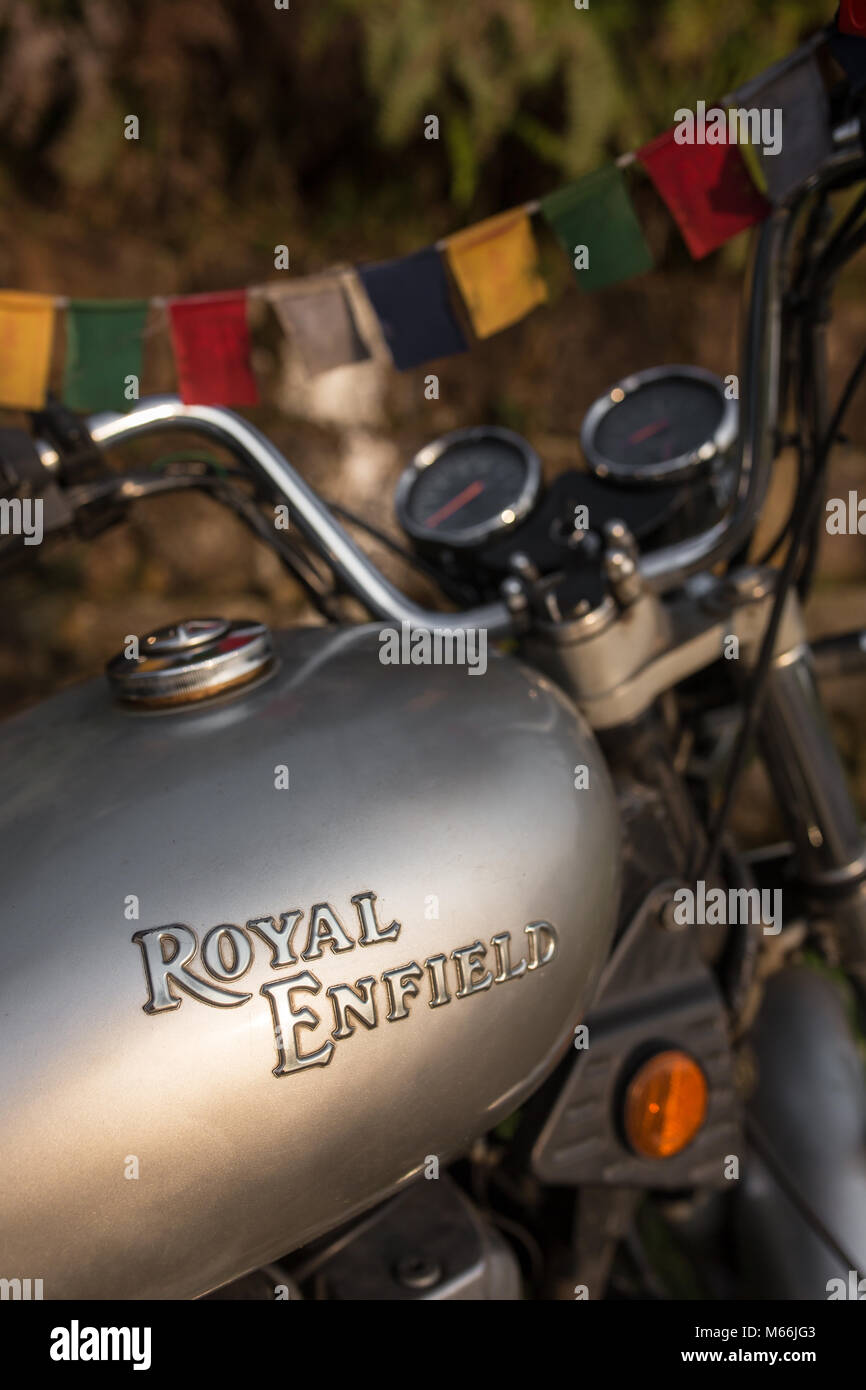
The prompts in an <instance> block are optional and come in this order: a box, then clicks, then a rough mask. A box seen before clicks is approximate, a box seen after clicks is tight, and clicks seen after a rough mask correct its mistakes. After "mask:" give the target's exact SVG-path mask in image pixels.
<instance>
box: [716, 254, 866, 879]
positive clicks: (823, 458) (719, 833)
mask: <svg viewBox="0 0 866 1390" xmlns="http://www.w3.org/2000/svg"><path fill="white" fill-rule="evenodd" d="M864 235H866V234H864ZM864 372H866V348H864V350H863V352H862V353H861V354H860V357H859V358H858V360H857V363H856V365H855V367H854V370H853V371H852V372H851V375H850V376H849V378H848V381H847V384H846V386H845V389H844V391H843V392H842V395H841V397H840V399H839V403H838V405H837V406H836V409H835V410H834V412H833V416H832V418H831V421H830V424H829V426H828V428H827V431H826V433H825V435H824V438H823V439H822V441H821V445H820V448H819V450H818V452H817V455H816V458H815V465H814V471H813V473H812V476H811V478H810V479H809V482H808V484H807V486H806V488H805V491H804V493H803V495H802V497H801V498H800V499H798V501H797V503H796V504H795V507H794V515H793V516H792V534H791V544H790V546H789V549H788V553H787V554H786V556H785V561H784V564H783V565H782V568H781V570H780V572H779V579H778V583H777V585H776V593H775V596H774V599H773V607H772V610H771V613H770V620H769V622H768V624H767V630H766V632H765V634H764V638H763V641H762V643H761V650H760V654H759V656H758V660H757V663H756V665H755V669H754V672H753V674H752V679H751V682H750V688H749V692H748V694H747V696H746V698H745V701H744V705H743V717H742V719H741V721H740V727H739V729H738V731H737V737H736V741H735V744H734V749H733V751H732V753H731V760H730V762H729V764H728V770H727V773H726V776H725V785H724V790H723V794H722V801H721V804H720V806H719V810H718V812H717V814H716V816H715V818H714V820H713V824H712V826H711V827H710V831H709V836H708V843H707V848H706V852H705V855H704V859H703V865H702V869H701V872H700V873H699V875H698V877H699V878H703V879H705V880H707V879H710V878H711V877H712V875H713V872H714V870H715V867H716V863H717V861H718V858H719V854H720V853H721V849H722V840H723V838H724V835H725V831H726V828H727V824H728V820H729V818H730V814H731V810H732V807H733V801H734V794H735V792H736V790H737V784H738V782H739V778H740V774H741V772H742V770H743V767H744V765H745V759H746V753H747V750H748V748H749V745H750V744H751V742H752V739H753V737H754V734H755V730H756V726H757V723H758V718H759V716H760V712H761V703H762V698H763V694H764V684H765V682H766V679H767V675H768V673H769V670H770V665H771V663H772V660H773V652H774V649H775V645H776V637H777V635H778V632H779V626H780V624H781V621H782V613H783V610H784V606H785V600H786V599H787V596H788V593H789V590H790V588H791V586H792V584H793V582H794V578H795V573H796V568H797V562H798V559H799V555H800V549H801V546H802V544H803V540H804V537H805V536H806V534H807V532H808V529H809V524H810V522H811V521H812V518H813V515H814V513H815V510H816V508H817V505H818V503H819V501H820V498H821V488H822V484H823V481H824V474H825V471H826V466H827V461H828V459H829V457H830V452H831V450H832V447H833V444H834V443H835V441H836V436H837V434H838V432H839V427H840V425H841V423H842V421H843V419H844V417H845V415H846V413H847V410H848V407H849V405H850V404H851V400H852V398H853V396H854V392H855V391H856V389H857V387H858V385H859V383H860V380H861V377H862V376H863V374H864Z"/></svg>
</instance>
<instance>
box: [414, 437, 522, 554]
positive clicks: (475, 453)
mask: <svg viewBox="0 0 866 1390" xmlns="http://www.w3.org/2000/svg"><path fill="white" fill-rule="evenodd" d="M540 486H541V462H540V460H539V458H538V455H537V454H536V453H535V451H534V449H532V448H531V447H530V445H529V444H527V442H526V440H525V439H522V438H521V437H520V435H519V434H515V433H514V432H513V431H512V430H505V429H496V428H494V427H492V426H490V427H488V426H481V427H479V428H477V429H463V430H454V431H452V433H451V434H446V435H443V436H442V437H441V438H440V439H436V440H434V441H433V443H432V444H427V445H426V446H425V447H424V448H423V449H421V450H420V451H419V452H418V453H417V454H416V455H415V457H414V458H413V459H412V462H411V463H410V464H409V466H408V468H407V469H406V471H405V472H404V474H403V476H402V477H401V479H400V481H399V483H398V484H397V492H396V495H395V498H394V505H395V507H396V511H397V516H398V519H399V521H400V524H401V526H402V527H403V529H404V530H405V531H406V532H407V533H408V534H409V535H410V536H412V537H413V539H414V540H416V541H418V542H421V543H424V544H426V545H434V546H437V545H438V546H443V547H447V546H451V547H455V548H458V549H465V548H467V547H470V546H476V545H480V544H482V543H483V542H485V541H487V540H489V539H490V538H491V537H493V536H496V535H499V534H501V533H503V532H506V531H509V530H510V529H511V528H512V527H514V526H516V525H517V523H518V522H520V521H523V520H524V519H525V518H526V517H527V516H528V515H529V513H530V512H531V510H532V508H533V507H534V505H535V502H536V500H537V497H538V491H539V488H540Z"/></svg>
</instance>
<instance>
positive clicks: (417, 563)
mask: <svg viewBox="0 0 866 1390" xmlns="http://www.w3.org/2000/svg"><path fill="white" fill-rule="evenodd" d="M327 506H328V507H329V508H330V509H331V511H332V512H336V514H337V515H338V516H341V517H343V518H344V519H345V520H346V521H350V522H351V523H352V525H353V526H358V527H360V529H361V530H362V531H366V532H367V533H368V534H369V535H371V536H373V537H374V539H375V540H377V541H378V542H379V543H380V545H384V546H385V547H386V549H387V550H390V551H392V552H393V553H394V554H395V555H399V556H400V558H401V560H404V561H405V563H406V564H407V565H410V566H411V567H412V568H413V569H416V570H417V571H418V573H419V574H423V575H424V576H425V578H427V579H430V580H432V581H433V583H434V584H437V585H438V586H439V588H440V589H441V590H442V592H443V593H444V594H447V596H448V597H449V598H451V599H453V600H454V602H455V603H467V602H472V603H474V602H475V601H476V600H477V598H478V594H477V591H476V590H475V589H473V588H471V587H470V586H469V585H466V584H461V583H460V582H459V581H458V580H455V579H452V578H451V576H450V575H447V574H443V572H442V571H441V570H440V569H437V567H436V566H435V565H431V564H430V563H429V561H427V560H424V559H423V558H422V557H421V556H420V555H416V554H414V553H413V552H412V551H410V550H406V549H404V547H403V546H402V545H400V544H399V543H398V542H397V541H395V540H394V539H393V537H392V536H389V535H388V533H387V532H386V531H380V530H379V528H378V527H377V526H374V525H373V524H372V522H369V521H366V520H365V519H364V517H361V516H358V515H357V514H356V513H355V512H350V511H349V509H348V507H343V506H341V505H340V504H339V503H338V502H328V503H327Z"/></svg>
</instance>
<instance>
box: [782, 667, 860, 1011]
mask: <svg viewBox="0 0 866 1390" xmlns="http://www.w3.org/2000/svg"><path fill="white" fill-rule="evenodd" d="M759 737H760V748H761V753H762V756H763V758H764V760H765V763H766V766H767V771H768V773H769V776H770V780H771V782H772V784H773V788H774V790H775V792H776V795H777V797H778V800H779V806H780V809H781V812H782V814H783V816H784V817H785V819H786V821H787V823H788V827H789V833H790V836H791V838H792V840H793V841H794V845H795V848H796V852H797V870H798V878H799V879H800V880H801V881H802V883H803V885H804V888H805V890H806V895H807V898H808V900H809V903H810V905H811V906H812V907H813V908H814V909H815V910H816V911H817V912H819V913H821V914H822V915H823V916H825V917H826V918H828V919H829V920H830V921H831V922H832V924H833V925H834V927H835V929H836V932H837V936H838V942H839V949H840V952H841V956H842V963H843V964H844V965H845V967H846V968H847V969H848V970H849V971H850V973H851V974H852V976H853V977H854V979H855V981H856V982H857V984H858V985H859V987H860V990H861V992H866V841H864V838H863V832H862V829H861V826H860V822H859V818H858V815H857V812H856V809H855V807H854V804H853V801H852V799H851V795H850V793H849V791H848V786H847V781H846V777H845V772H844V769H843V767H842V763H841V761H840V758H839V755H838V753H837V752H836V748H835V746H834V744H833V740H832V736H831V733H830V729H829V726H828V723H827V718H826V715H825V713H824V709H823V707H822V704H821V699H820V695H819V693H818V687H817V684H816V681H815V675H814V670H813V666H812V659H811V653H810V651H809V648H808V646H807V645H806V644H805V643H802V644H799V645H797V646H794V647H791V648H790V649H789V650H787V651H783V652H780V653H778V654H777V655H776V657H775V658H774V661H773V664H772V667H771V668H770V672H769V674H768V677H767V683H766V686H765V688H764V696H763V702H762V708H761V718H760V725H759Z"/></svg>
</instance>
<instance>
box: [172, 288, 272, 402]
mask: <svg viewBox="0 0 866 1390" xmlns="http://www.w3.org/2000/svg"><path fill="white" fill-rule="evenodd" d="M168 311H169V319H170V323H171V340H172V345H173V347H174V356H175V361H176V362H177V375H178V386H179V390H180V398H181V400H182V401H183V403H184V405H256V404H257V403H258V399H259V393H258V389H257V387H256V379H255V377H254V376H253V374H252V370H251V368H250V333H249V328H248V327H247V295H246V290H231V291H229V293H227V294H196V295H190V296H188V297H186V298H184V299H172V300H171V301H170V302H169V306H168Z"/></svg>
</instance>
